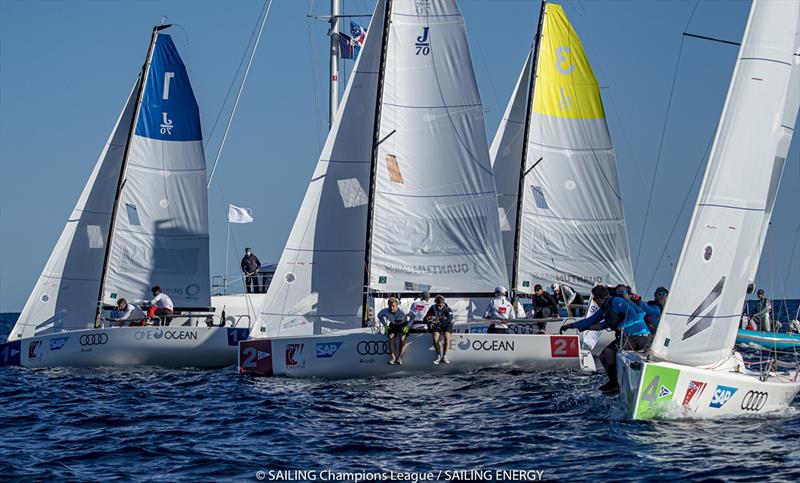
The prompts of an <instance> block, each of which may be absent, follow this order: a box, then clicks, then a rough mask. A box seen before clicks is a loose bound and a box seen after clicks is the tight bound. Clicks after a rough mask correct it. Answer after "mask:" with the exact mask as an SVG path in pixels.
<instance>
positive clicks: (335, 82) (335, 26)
mask: <svg viewBox="0 0 800 483" xmlns="http://www.w3.org/2000/svg"><path fill="white" fill-rule="evenodd" d="M340 7H341V0H331V20H330V21H331V33H330V38H331V52H330V64H331V65H330V67H331V76H330V79H329V80H330V93H329V101H328V103H329V109H330V110H329V112H328V130H330V128H331V126H332V125H333V119H334V118H335V117H336V111H338V110H339V12H340Z"/></svg>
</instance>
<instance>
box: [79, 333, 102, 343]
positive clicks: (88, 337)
mask: <svg viewBox="0 0 800 483" xmlns="http://www.w3.org/2000/svg"><path fill="white" fill-rule="evenodd" d="M78 342H80V344H81V345H103V344H105V343H107V342H108V335H107V334H85V335H82V336H81V338H80V339H78Z"/></svg>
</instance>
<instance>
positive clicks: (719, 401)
mask: <svg viewBox="0 0 800 483" xmlns="http://www.w3.org/2000/svg"><path fill="white" fill-rule="evenodd" d="M738 390H739V389H738V388H736V387H730V386H722V385H718V386H717V390H716V391H714V396H712V397H711V403H710V404H709V405H708V407H712V408H716V409H719V408H721V407H722V406H724V405H725V403H726V402H728V401H730V400H731V398H732V397H733V395H734V394H736V391H738Z"/></svg>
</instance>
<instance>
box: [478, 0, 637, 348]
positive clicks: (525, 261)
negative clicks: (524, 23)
mask: <svg viewBox="0 0 800 483" xmlns="http://www.w3.org/2000/svg"><path fill="white" fill-rule="evenodd" d="M540 24H541V25H540V28H539V31H540V35H537V36H536V42H535V43H534V45H533V47H532V50H531V52H530V53H529V54H528V57H527V59H525V63H524V64H523V67H522V72H521V73H520V75H519V79H518V80H517V84H516V86H515V88H514V92H513V94H512V96H511V99H510V100H509V103H508V106H507V107H506V111H505V114H504V115H503V119H502V120H501V122H500V126H499V128H498V129H497V133H496V135H495V138H494V142H492V147H491V149H490V151H489V152H490V156H491V159H492V169H493V171H494V175H495V182H496V184H497V192H498V206H499V214H500V225H501V228H502V232H503V248H504V253H505V260H506V266H507V270H508V273H509V275H511V279H510V282H511V285H510V286H511V288H512V290H513V292H514V294H515V297H516V298H517V299H519V298H521V297H529V296H530V294H532V293H533V291H534V290H533V289H534V287H535V286H536V284H541V285H542V286H543V287H545V290H547V289H548V288H549V287H550V285H551V284H553V283H559V284H566V285H568V286H570V287H572V288H573V289H575V290H577V291H579V292H581V293H583V294H588V293H589V292H590V291H591V288H592V287H593V286H594V285H595V284H614V285H616V284H618V283H623V284H626V285H631V286H633V285H634V279H633V267H632V263H631V257H630V250H629V247H628V237H627V229H626V226H625V217H624V213H623V208H622V197H621V192H620V186H619V177H618V175H617V164H616V156H615V153H614V148H613V146H612V144H611V135H610V133H609V131H608V125H607V123H606V119H605V111H604V109H603V101H602V99H601V96H600V88H599V86H598V84H597V79H596V78H595V76H594V72H593V71H592V68H591V65H590V64H589V60H588V57H587V56H586V53H585V52H584V50H583V45H582V44H581V41H580V38H579V37H578V34H577V32H575V30H574V28H573V27H572V25H571V24H570V22H569V19H568V18H567V16H566V13H565V12H564V9H563V8H562V7H561V6H560V5H557V4H553V3H548V2H546V1H544V2H542V10H541V13H540ZM531 99H533V100H532V101H531ZM547 328H548V332H550V331H554V330H558V326H557V325H552V324H551V325H548V326H547ZM596 336H597V338H595V339H593V344H591V346H592V350H593V352H594V353H595V355H599V353H600V351H602V349H603V348H605V346H606V345H608V344H609V343H610V342H611V341H613V340H614V334H613V332H611V331H603V332H602V333H599V334H596Z"/></svg>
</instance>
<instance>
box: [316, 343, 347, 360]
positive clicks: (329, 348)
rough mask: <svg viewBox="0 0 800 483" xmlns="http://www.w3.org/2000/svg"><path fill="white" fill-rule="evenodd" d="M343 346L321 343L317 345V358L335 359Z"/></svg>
mask: <svg viewBox="0 0 800 483" xmlns="http://www.w3.org/2000/svg"><path fill="white" fill-rule="evenodd" d="M341 346H342V343H341V342H320V343H319V344H317V358H321V359H324V358H328V357H333V355H334V354H336V351H338V350H339V347H341Z"/></svg>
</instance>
